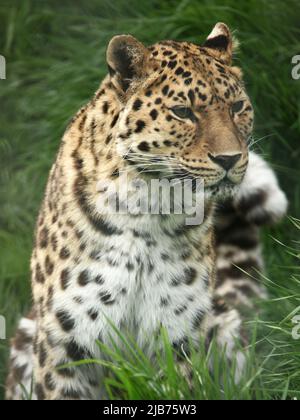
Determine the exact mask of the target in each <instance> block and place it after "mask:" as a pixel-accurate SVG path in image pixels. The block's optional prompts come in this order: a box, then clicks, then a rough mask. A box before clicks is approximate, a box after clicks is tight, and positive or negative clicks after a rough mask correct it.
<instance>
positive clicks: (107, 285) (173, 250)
mask: <svg viewBox="0 0 300 420" xmlns="http://www.w3.org/2000/svg"><path fill="white" fill-rule="evenodd" d="M232 49H233V41H232V37H231V34H230V32H229V30H228V28H227V27H226V25H224V24H218V25H216V27H215V29H214V31H213V32H212V34H211V35H210V36H209V37H208V39H207V40H206V42H205V43H204V44H203V45H202V46H198V45H195V44H192V43H187V42H182V43H180V42H174V41H163V42H159V43H157V44H155V45H154V46H152V47H149V48H146V47H145V46H144V45H142V44H141V43H140V42H139V41H137V40H136V39H134V38H133V37H131V36H118V37H115V38H113V39H112V41H111V42H110V44H109V46H108V51H107V62H108V69H109V75H108V76H107V77H106V78H105V79H104V81H103V82H102V84H101V86H100V88H99V90H98V91H97V93H96V95H95V96H94V98H93V99H92V100H91V101H90V102H89V103H88V104H87V106H85V107H84V108H82V109H81V110H80V111H79V113H78V114H77V115H76V116H75V118H74V119H73V120H72V122H71V124H70V125H69V127H68V129H67V131H66V133H65V135H64V138H63V141H62V145H61V148H60V151H59V153H58V157H57V160H56V162H55V164H54V166H53V168H52V170H51V173H50V177H49V182H48V185H47V189H46V194H45V198H44V201H43V205H42V208H41V211H40V215H39V218H38V222H37V228H36V243H35V247H34V251H33V255H32V260H31V270H32V290H33V299H34V310H35V316H34V320H23V321H22V322H21V324H20V326H19V330H18V333H17V338H16V339H15V340H14V341H13V342H12V352H11V369H10V374H9V377H8V381H7V398H9V399H20V398H22V394H23V389H24V388H22V387H21V386H20V384H21V383H22V384H23V385H24V386H25V388H26V389H27V390H28V388H29V387H30V382H31V378H32V379H33V384H34V388H33V391H34V392H33V398H34V399H39V400H43V399H50V400H55V399H67V400H78V399H97V398H101V396H103V395H104V394H103V392H104V391H103V381H102V379H103V374H104V373H103V371H102V369H101V368H100V367H89V366H85V367H81V368H71V367H64V368H60V366H62V365H65V364H67V363H69V362H74V361H78V360H82V359H86V358H101V353H100V351H99V347H98V346H97V345H96V340H100V341H101V342H103V343H105V344H109V343H110V335H111V333H112V330H111V328H110V327H109V325H108V321H107V320H108V319H110V321H111V322H113V323H114V325H115V326H116V327H117V328H119V329H120V330H121V332H123V333H124V334H128V333H129V334H130V335H132V336H133V337H134V338H135V339H136V341H137V344H138V345H139V346H141V347H142V348H143V349H144V350H145V352H146V353H147V354H148V355H149V356H150V357H151V356H152V355H153V349H154V347H155V346H156V345H157V336H158V332H159V330H160V328H161V326H164V327H165V328H166V329H167V331H168V334H169V337H170V340H171V342H172V343H173V346H174V348H175V349H177V350H180V349H182V346H183V345H184V344H185V343H187V342H188V341H189V339H192V340H193V341H194V342H195V343H198V342H199V337H200V336H201V335H202V336H204V337H206V338H207V343H208V345H209V341H210V339H211V337H212V336H213V334H212V332H213V331H215V332H216V339H217V342H218V343H219V345H220V346H221V347H223V346H225V345H226V347H227V355H228V358H229V359H232V358H234V357H237V358H238V360H239V367H240V368H241V369H242V365H243V356H242V355H241V354H240V353H239V352H238V350H236V348H235V338H239V336H240V328H241V320H240V317H239V314H238V312H237V311H236V310H235V309H231V308H228V307H227V306H226V304H225V301H226V300H227V299H228V297H229V296H228V294H229V292H228V290H229V289H228V290H227V289H226V290H225V291H224V288H223V289H222V286H223V285H224V284H226V285H227V282H228V283H231V285H232V286H231V289H230V292H231V293H236V292H235V290H237V289H238V290H241V291H242V287H240V286H241V284H239V285H238V286H239V287H238V288H236V285H234V283H235V279H236V276H235V275H234V276H233V275H232V271H233V270H234V269H233V265H232V264H233V263H235V262H237V263H241V262H243V261H244V259H246V260H247V261H248V262H249V258H250V255H252V254H253V260H254V266H257V265H258V266H259V267H260V265H259V264H260V263H258V261H259V258H260V256H259V254H258V253H257V254H256V246H257V241H258V237H257V236H255V240H254V241H253V243H252V244H251V247H250V246H249V247H246V248H245V247H243V243H242V242H243V238H242V236H243V235H244V233H245V237H244V241H247V240H249V241H250V236H251V235H252V231H253V229H254V231H255V232H254V235H256V227H255V226H254V225H255V215H256V214H257V215H258V214H264V215H265V216H266V217H267V215H268V214H270V213H272V214H276V215H277V214H278V213H279V212H278V211H277V209H276V208H273V207H272V206H267V207H266V206H265V204H266V203H267V202H268V198H267V197H264V200H258V201H256V203H255V202H252V199H253V198H254V197H255V195H256V194H260V193H261V194H263V193H264V194H266V195H268V190H269V191H272V194H277V193H278V191H280V190H279V187H278V185H277V181H276V180H275V178H274V177H273V178H272V180H270V184H271V185H269V183H267V184H266V185H265V186H264V187H263V189H262V192H261V189H260V188H256V185H257V183H256V181H255V171H256V168H255V165H254V166H253V167H251V165H250V166H249V169H248V172H249V171H250V172H253V174H252V175H251V173H250V175H248V172H247V167H248V160H249V154H248V147H247V139H248V137H249V135H250V133H251V130H252V124H253V110H252V106H251V103H250V100H249V98H248V96H247V94H246V92H245V88H244V86H243V82H242V76H241V71H240V70H239V69H237V68H235V67H233V66H232V65H231V56H232ZM257 159H259V158H257ZM264 165H265V164H264ZM264 170H265V171H267V172H268V173H272V172H270V169H269V168H268V167H267V166H265V168H264ZM264 170H263V171H264ZM124 172H126V173H127V174H128V177H129V179H136V178H137V177H142V178H143V179H145V180H147V181H149V180H150V179H152V178H164V177H167V178H175V177H189V178H191V179H193V180H195V179H197V178H202V179H203V180H204V182H205V187H206V196H205V218H204V222H203V223H202V224H201V225H198V226H193V227H191V226H187V225H186V223H185V218H186V215H170V216H167V217H166V216H162V215H160V214H159V215H111V214H108V215H103V214H100V213H99V211H98V210H97V206H96V202H97V198H98V196H99V194H102V193H103V191H102V192H101V190H99V188H98V187H97V185H98V183H99V181H112V182H117V180H118V179H119V178H120V175H121V174H123V173H124ZM245 174H246V177H245ZM248 176H252V177H253V179H254V182H253V184H251V183H250V184H251V187H250V185H249V188H248V184H247V177H248ZM243 179H245V181H244V184H245V185H243V184H242V187H241V188H240V189H239V186H240V185H241V183H242V181H243ZM258 183H259V181H258ZM271 186H272V189H270V188H271ZM247 188H248V190H247ZM244 190H245V191H247V194H244V193H243V191H244ZM234 193H237V195H236V198H235V199H234V198H232V197H233V194H234ZM224 196H228V197H231V198H230V199H228V200H229V201H228V202H227V203H225V204H223V210H219V212H220V213H221V215H220V214H219V215H218V216H217V219H215V217H216V212H215V208H216V202H217V201H218V200H219V198H220V197H224ZM282 197H283V196H282ZM234 200H235V201H234ZM247 200H248V201H247ZM271 200H272V199H271ZM255 204H257V205H256V206H255ZM255 207H257V209H255ZM242 208H243V211H242V214H241V215H239V209H242ZM282 213H284V210H283V211H282ZM221 216H222V217H223V219H222V217H221ZM248 216H249V219H248ZM280 216H281V214H280ZM236 217H239V219H235V218H236ZM241 218H243V220H247V223H250V224H251V228H249V232H246V231H245V232H244V233H243V235H242V233H241V237H240V240H239V241H235V242H234V240H233V235H234V232H235V230H236V228H237V227H238V226H237V225H234V220H239V221H240V220H241ZM215 220H217V222H215ZM236 223H238V222H236ZM215 225H216V226H217V236H216V238H217V246H216V245H215V234H214V229H215ZM243 228H244V229H246V226H244V224H243ZM250 230H251V235H250ZM224 232H226V235H225V233H224ZM231 247H233V248H231ZM230 252H231V253H230ZM243 252H244V254H243V259H239V258H237V259H236V258H235V255H239V253H243ZM229 253H230V255H229ZM216 255H217V256H218V259H217V260H216ZM224 261H225V262H224ZM226 264H228V266H227V265H226ZM244 268H246V269H249V268H250V267H249V265H248V263H247V264H245V265H244ZM217 269H218V272H217V276H216V271H217ZM251 269H252V268H251ZM224 270H227V272H226V273H225V274H224ZM243 281H246V280H245V279H243ZM247 281H248V280H247ZM251 287H252V286H251ZM253 287H254V286H253ZM258 288H259V289H260V286H258ZM232 290H234V291H232ZM243 292H245V287H244V289H243ZM258 294H259V293H258ZM236 297H237V298H239V296H236ZM223 298H224V301H223ZM233 303H235V304H236V302H233ZM18 337H19V338H20V337H21V339H19V338H18ZM22 337H23V339H22ZM115 339H116V340H118V338H117V337H115ZM119 344H120V345H121V343H119Z"/></svg>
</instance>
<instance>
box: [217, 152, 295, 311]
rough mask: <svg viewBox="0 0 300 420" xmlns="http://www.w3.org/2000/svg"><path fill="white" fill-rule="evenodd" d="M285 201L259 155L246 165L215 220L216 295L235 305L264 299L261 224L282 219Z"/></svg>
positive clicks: (276, 182) (248, 303)
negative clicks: (236, 189)
mask: <svg viewBox="0 0 300 420" xmlns="http://www.w3.org/2000/svg"><path fill="white" fill-rule="evenodd" d="M287 207H288V202H287V199H286V196H285V194H284V192H283V191H282V190H281V188H280V186H279V184H278V181H277V178H276V175H275V174H274V172H273V170H272V169H271V168H270V167H269V165H268V164H267V163H266V162H265V161H264V160H263V159H262V158H261V157H259V156H258V155H256V154H254V153H250V160H249V167H248V170H247V173H246V176H245V179H244V181H243V183H242V185H241V188H240V190H239V192H238V194H237V195H236V197H235V199H234V200H233V201H232V200H231V201H228V202H226V203H223V204H222V205H220V207H219V209H218V212H217V220H216V242H217V284H216V295H217V296H218V297H222V298H224V299H225V301H226V302H227V303H230V304H231V305H233V306H234V307H236V308H239V307H243V308H246V307H253V302H254V301H255V299H256V298H259V299H261V298H265V297H266V296H267V293H266V289H265V287H264V286H263V285H262V283H261V282H260V281H259V278H260V275H259V273H262V272H263V271H264V262H263V252H262V245H261V239H260V233H261V232H260V231H261V227H262V226H264V225H271V224H274V223H276V222H278V221H280V220H281V218H282V217H283V216H284V215H285V214H286V211H287Z"/></svg>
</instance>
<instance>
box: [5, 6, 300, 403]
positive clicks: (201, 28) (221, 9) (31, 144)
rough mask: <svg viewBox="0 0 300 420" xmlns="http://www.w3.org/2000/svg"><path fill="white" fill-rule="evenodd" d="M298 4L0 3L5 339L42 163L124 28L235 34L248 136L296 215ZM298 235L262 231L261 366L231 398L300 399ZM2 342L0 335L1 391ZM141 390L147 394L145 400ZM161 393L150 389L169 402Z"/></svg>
mask: <svg viewBox="0 0 300 420" xmlns="http://www.w3.org/2000/svg"><path fill="white" fill-rule="evenodd" d="M297 10H299V8H298V0H286V1H285V2H284V4H282V2H278V1H267V0H248V1H247V2H236V1H234V0H201V1H199V0H182V1H180V0H176V1H175V0H159V1H158V0H157V1H156V0H139V1H138V0H127V1H126V0H115V1H108V0H89V1H88V2H87V1H83V0H81V1H76V2H75V1H71V0H66V1H64V2H61V1H60V0H50V1H49V0H48V1H43V0H39V1H37V0H31V1H30V0H22V1H21V0H1V2H0V54H2V55H4V56H5V57H6V60H7V80H5V81H3V80H0V100H1V111H0V157H1V172H0V206H1V208H0V240H1V242H0V314H2V315H5V316H6V318H7V326H8V333H9V336H11V334H12V333H13V329H14V327H15V324H16V322H17V319H18V317H19V316H20V315H21V314H22V313H23V312H24V311H25V310H26V309H28V307H29V306H30V287H29V257H30V252H31V246H32V236H33V228H34V221H35V218H36V215H37V211H38V207H39V204H40V201H41V197H42V194H43V189H44V186H45V182H46V178H47V174H48V171H49V168H50V165H51V162H52V161H53V159H54V157H55V154H56V151H57V148H58V145H59V142H60V138H61V135H62V134H63V131H64V129H65V127H66V125H67V121H68V120H69V119H70V117H71V116H72V115H73V114H74V113H75V112H76V111H77V110H78V109H79V107H80V106H81V105H82V104H84V103H85V102H86V101H87V100H88V99H89V98H90V97H91V96H92V93H93V92H94V91H95V90H96V88H97V86H98V84H99V83H100V80H101V78H102V77H103V76H104V75H105V74H106V65H105V48H106V44H107V42H108V40H109V39H110V38H111V37H112V36H113V35H114V34H118V33H131V34H133V35H135V36H136V37H138V38H139V39H140V40H141V41H144V42H145V43H147V44H151V43H153V42H155V41H157V40H158V39H162V38H169V39H179V40H191V41H194V42H201V41H203V39H204V37H205V36H206V35H207V34H208V33H209V32H210V30H211V27H212V26H213V25H214V23H216V22H217V21H224V22H226V23H228V24H229V25H230V26H231V27H232V28H233V29H236V35H237V36H238V37H239V39H240V41H241V49H240V53H239V55H238V56H237V58H236V63H237V65H241V66H242V67H243V69H244V73H245V79H246V83H247V86H248V91H249V94H250V96H251V98H252V100H253V103H254V106H255V111H256V129H255V134H256V137H257V138H262V139H263V140H261V141H260V142H259V143H257V145H256V147H257V149H258V150H259V151H260V152H261V153H263V155H265V156H267V157H268V159H269V160H270V162H272V164H273V165H274V168H275V169H276V171H277V172H278V175H279V177H280V180H281V184H282V186H283V187H284V189H285V191H286V192H287V194H288V196H289V199H290V203H291V205H290V214H291V215H293V216H295V217H297V216H299V209H300V183H299V179H300V178H299V177H300V169H299V159H300V142H299V138H300V112H299V111H300V101H299V98H300V81H295V80H292V78H291V58H292V56H293V55H295V54H299V53H300V29H299V12H298V14H297ZM297 239H299V231H298V229H297V227H296V226H294V225H293V223H291V222H290V221H286V222H285V223H284V224H283V225H281V226H280V227H276V228H273V229H269V230H266V231H265V232H264V244H265V255H266V261H267V267H268V279H270V280H267V281H266V282H267V285H268V289H269V291H270V301H269V302H267V303H265V304H264V305H263V312H262V313H261V314H260V315H259V317H260V319H259V320H258V321H256V325H258V332H257V334H258V336H257V342H258V343H257V345H256V346H255V347H256V349H257V354H258V355H257V357H256V365H257V366H258V367H259V366H263V369H262V370H261V371H260V370H259V371H258V373H259V374H258V375H257V376H256V377H255V380H254V381H251V383H249V384H248V385H249V386H248V389H246V391H245V392H242V391H241V392H239V391H238V390H237V391H236V393H235V397H236V398H241V399H242V398H250V397H256V398H264V399H269V398H293V397H297V396H298V397H299V391H298V390H299V389H300V341H295V340H292V338H291V329H292V322H291V318H292V315H291V314H293V313H295V311H297V308H299V305H300V304H299V294H300V287H299V258H298V259H297V258H296V257H295V255H294V254H295V252H291V250H290V248H286V247H292V248H295V247H297V246H298V245H299V244H297V243H295V242H294V241H295V240H297ZM278 241H279V242H278ZM281 243H282V244H285V246H284V245H281ZM298 252H299V251H298ZM249 327H250V329H253V326H251V325H250V326H249ZM7 348H8V342H7V341H3V342H0V352H1V353H0V386H1V384H2V383H3V381H4V375H5V368H6V356H7ZM199 363H200V362H199ZM199 369H200V372H202V377H203V378H205V379H206V381H205V382H204V385H203V386H204V388H203V389H202V391H201V393H198V394H197V395H196V396H197V397H199V398H200V397H201V398H206V397H210V398H214V397H215V398H218V397H219V396H220V394H219V391H218V390H217V389H215V387H214V386H211V385H210V383H209V381H208V377H207V374H206V373H205V367H204V366H200V367H199ZM121 371H122V369H121ZM169 373H170V372H168V373H167V375H166V376H167V377H168V375H169ZM251 374H252V375H253V371H252V373H251ZM251 374H250V376H248V379H249V378H251ZM169 376H170V381H171V380H173V379H172V375H171V374H170V375H169ZM128 377H130V375H127V376H125V377H123V379H120V378H119V379H118V381H119V382H121V383H122V384H123V385H122V387H121V391H122V393H123V394H122V395H123V396H124V397H126V396H127V397H130V396H135V397H138V396H139V395H140V394H138V393H137V391H138V389H139V387H140V386H142V383H143V385H144V384H145V381H144V382H142V379H139V380H136V382H135V383H134V384H132V380H131V379H128ZM200 377H201V375H200ZM177 379H178V378H177ZM178 380H179V379H178ZM158 382H159V381H157V385H158V386H160V385H159V383H158ZM149 387H150V385H149V386H147V387H146V388H145V390H147V392H146V391H145V394H143V395H142V396H143V397H145V398H147V396H148V397H149V398H150V397H153V396H154V394H153V393H152V392H151V389H150V388H149ZM160 388H162V387H161V386H160ZM241 388H242V387H241ZM163 389H164V391H163V393H158V394H155V395H156V396H160V397H162V398H163V397H167V396H168V395H167V392H166V391H165V390H167V389H168V387H165V388H163ZM243 389H244V388H243ZM148 392H149V393H148ZM185 395H186V394H185ZM169 396H173V394H171V393H170V394H169ZM227 397H229V395H227ZM0 398H1V390H0Z"/></svg>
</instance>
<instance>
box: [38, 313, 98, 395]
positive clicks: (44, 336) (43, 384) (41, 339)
mask: <svg viewBox="0 0 300 420" xmlns="http://www.w3.org/2000/svg"><path fill="white" fill-rule="evenodd" d="M56 316H58V317H60V319H59V322H60V327H62V328H55V327H54V328H53V326H54V325H55V324H52V325H49V326H47V324H45V323H44V322H42V321H40V322H39V326H38V330H37V336H36V339H35V344H34V354H35V355H34V394H35V396H36V398H37V399H38V400H94V399H100V398H101V393H102V392H101V389H100V387H101V384H100V381H101V377H102V374H101V368H100V367H99V366H95V365H88V364H85V365H82V366H74V362H78V361H82V360H86V359H91V358H95V356H96V355H95V354H91V352H90V350H89V349H87V348H86V347H83V346H81V345H80V344H79V343H78V342H77V340H76V337H75V335H74V334H72V327H73V326H74V324H73V320H72V318H69V317H68V316H67V314H66V313H63V312H61V313H60V314H56ZM72 364H73V365H72Z"/></svg>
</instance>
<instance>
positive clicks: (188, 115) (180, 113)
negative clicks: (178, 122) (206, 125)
mask: <svg viewBox="0 0 300 420" xmlns="http://www.w3.org/2000/svg"><path fill="white" fill-rule="evenodd" d="M171 111H172V112H173V114H174V115H176V117H178V118H180V119H182V120H185V119H190V120H192V121H195V119H196V117H195V115H194V113H193V111H192V110H191V108H188V107H185V106H175V107H173V108H171Z"/></svg>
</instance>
